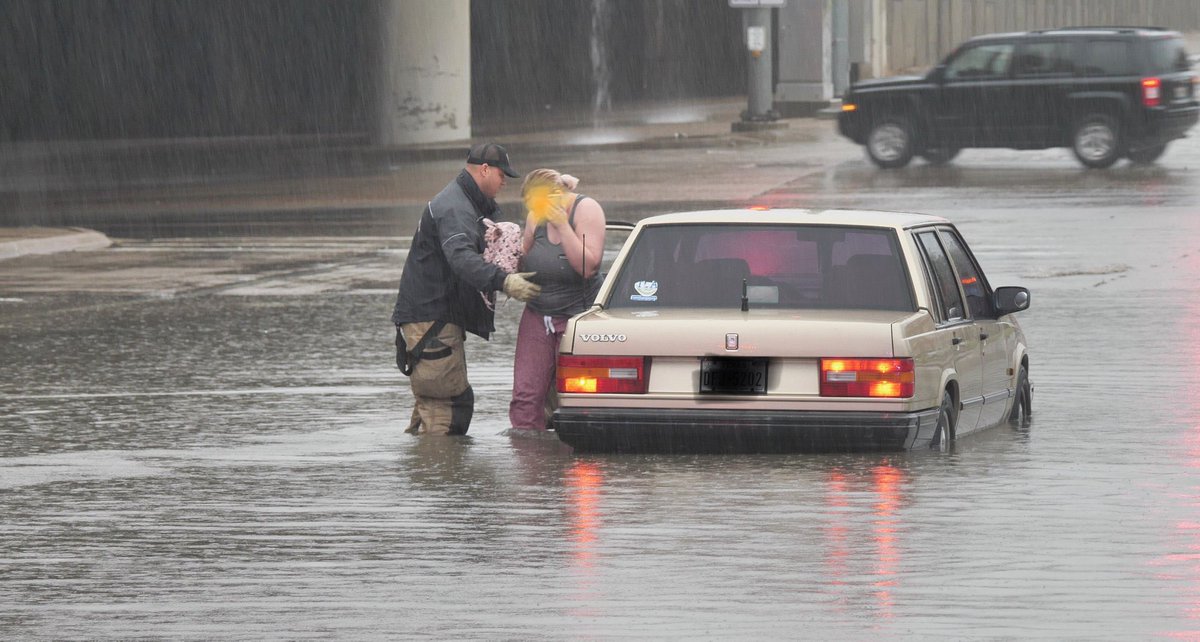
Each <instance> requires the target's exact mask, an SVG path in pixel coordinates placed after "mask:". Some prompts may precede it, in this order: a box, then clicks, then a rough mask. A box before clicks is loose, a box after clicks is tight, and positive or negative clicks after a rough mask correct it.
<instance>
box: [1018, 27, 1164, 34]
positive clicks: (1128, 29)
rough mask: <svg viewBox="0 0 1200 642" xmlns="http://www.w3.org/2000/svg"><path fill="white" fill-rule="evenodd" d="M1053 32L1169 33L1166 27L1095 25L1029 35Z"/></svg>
mask: <svg viewBox="0 0 1200 642" xmlns="http://www.w3.org/2000/svg"><path fill="white" fill-rule="evenodd" d="M1051 31H1117V32H1121V33H1133V32H1135V31H1169V30H1168V29H1167V28H1166V27H1146V26H1137V25H1093V26H1076V27H1047V28H1045V29H1033V30H1031V31H1030V32H1029V33H1048V32H1051Z"/></svg>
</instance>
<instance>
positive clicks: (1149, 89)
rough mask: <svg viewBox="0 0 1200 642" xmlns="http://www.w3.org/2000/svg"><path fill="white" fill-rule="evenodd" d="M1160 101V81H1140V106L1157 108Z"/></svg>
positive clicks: (1151, 79) (1148, 79)
mask: <svg viewBox="0 0 1200 642" xmlns="http://www.w3.org/2000/svg"><path fill="white" fill-rule="evenodd" d="M1161 100H1162V80H1159V79H1158V78H1143V79H1142V105H1144V106H1146V107H1158V105H1159V103H1160V102H1161Z"/></svg>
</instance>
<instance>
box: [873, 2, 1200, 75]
mask: <svg viewBox="0 0 1200 642" xmlns="http://www.w3.org/2000/svg"><path fill="white" fill-rule="evenodd" d="M874 2H875V4H876V7H875V15H876V17H877V18H878V17H881V18H882V20H883V22H884V24H886V25H887V28H886V38H887V52H886V56H887V62H886V64H885V65H883V66H882V68H877V69H875V70H874V72H875V74H876V75H879V76H883V75H889V74H892V73H899V72H903V71H909V70H914V69H923V68H927V67H930V66H932V65H934V64H936V63H937V62H938V61H940V60H941V59H942V58H944V57H945V56H946V55H947V54H949V53H950V52H951V51H952V50H953V49H954V47H955V46H957V45H958V44H959V43H961V42H962V41H964V40H966V39H968V38H970V37H972V36H976V35H979V34H985V33H997V32H1005V31H1026V30H1029V29H1044V28H1050V27H1064V26H1075V25H1138V26H1160V27H1168V28H1170V29H1174V30H1176V31H1200V1H1198V0H874ZM881 13H882V14H884V15H883V16H880V14H881ZM1193 53H1195V52H1193ZM877 67H878V65H877Z"/></svg>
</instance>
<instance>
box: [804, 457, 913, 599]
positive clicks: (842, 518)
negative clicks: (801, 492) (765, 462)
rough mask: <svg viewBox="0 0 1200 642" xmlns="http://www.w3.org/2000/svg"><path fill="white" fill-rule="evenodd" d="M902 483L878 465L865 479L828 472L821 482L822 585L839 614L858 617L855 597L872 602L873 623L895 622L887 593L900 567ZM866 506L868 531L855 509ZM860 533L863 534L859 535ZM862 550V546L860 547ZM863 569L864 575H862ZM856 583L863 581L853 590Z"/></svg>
mask: <svg viewBox="0 0 1200 642" xmlns="http://www.w3.org/2000/svg"><path fill="white" fill-rule="evenodd" d="M906 483H907V479H906V475H905V473H904V472H903V471H902V470H901V469H899V468H897V467H895V466H893V465H891V464H889V463H886V462H884V463H880V464H879V465H877V466H875V467H873V468H872V469H871V470H870V472H869V474H868V473H857V474H855V473H847V472H846V471H845V470H844V469H841V468H834V469H831V470H830V471H829V473H828V475H827V479H826V481H825V506H826V517H825V525H824V531H825V551H826V552H825V564H824V569H825V576H826V580H825V584H826V586H827V587H828V591H829V593H830V594H831V595H830V597H832V598H833V599H834V601H835V603H836V604H837V606H838V610H839V611H849V612H853V613H855V614H856V615H858V616H861V615H863V613H862V612H861V611H860V610H859V609H861V608H862V607H863V605H862V604H860V603H859V600H857V599H855V598H857V597H858V592H859V591H861V590H866V591H867V592H868V593H869V594H870V596H871V597H872V598H873V599H874V604H873V608H872V610H871V612H872V613H873V615H874V618H875V619H876V620H887V619H891V618H893V617H894V616H895V612H894V606H895V602H894V597H893V592H894V591H895V590H896V589H897V586H898V581H899V580H898V574H897V571H898V568H899V566H900V562H901V549H900V542H899V537H900V534H901V533H902V532H903V528H902V526H901V523H900V517H899V510H900V507H901V503H902V501H903V490H904V486H905V485H906ZM863 502H870V504H871V511H870V514H869V516H870V525H869V526H864V525H863V524H861V523H858V522H857V520H858V519H859V518H860V517H861V516H862V514H863V513H861V512H860V511H859V510H858V509H857V508H856V505H858V504H861V503H863ZM864 530H866V531H867V532H866V533H863V532H861V531H864ZM864 544H865V545H864ZM868 569H869V570H868ZM856 578H866V583H865V584H862V585H861V586H859V585H858V584H859V582H857V581H856Z"/></svg>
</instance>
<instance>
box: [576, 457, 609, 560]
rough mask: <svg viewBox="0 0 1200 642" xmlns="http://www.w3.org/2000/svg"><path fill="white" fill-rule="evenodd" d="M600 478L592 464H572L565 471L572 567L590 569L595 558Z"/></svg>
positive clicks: (598, 471) (598, 523) (596, 468)
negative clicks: (573, 564)
mask: <svg viewBox="0 0 1200 642" xmlns="http://www.w3.org/2000/svg"><path fill="white" fill-rule="evenodd" d="M603 483H604V475H603V474H602V473H601V472H600V468H599V467H597V466H596V465H594V464H588V463H584V462H576V463H575V465H574V466H572V467H571V469H570V470H568V471H567V492H568V501H569V504H568V506H569V511H570V520H571V541H572V542H573V543H574V547H573V548H572V557H573V558H574V562H575V565H576V567H579V568H591V566H592V562H593V560H594V558H595V556H596V552H595V549H594V545H595V543H596V529H597V528H598V527H599V525H600V508H599V507H600V487H601V485H602V484H603Z"/></svg>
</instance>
